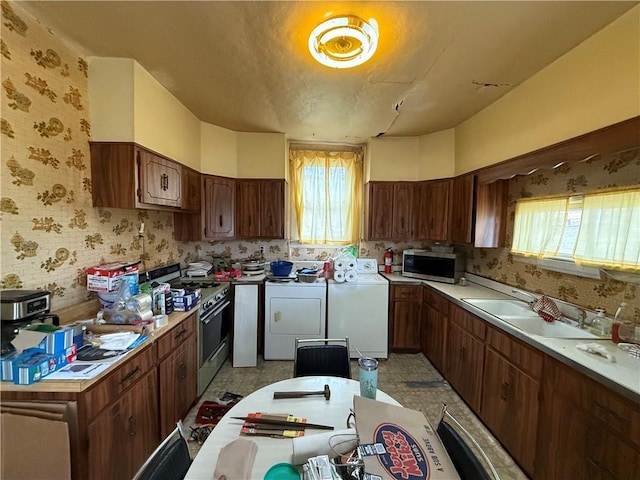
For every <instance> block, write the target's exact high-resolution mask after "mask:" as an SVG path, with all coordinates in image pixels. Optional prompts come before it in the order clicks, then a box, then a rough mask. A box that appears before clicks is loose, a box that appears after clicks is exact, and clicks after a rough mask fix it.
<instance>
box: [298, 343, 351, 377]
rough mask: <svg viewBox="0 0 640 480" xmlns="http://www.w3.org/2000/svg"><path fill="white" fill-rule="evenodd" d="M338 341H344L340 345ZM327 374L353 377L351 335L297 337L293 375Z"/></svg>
mask: <svg viewBox="0 0 640 480" xmlns="http://www.w3.org/2000/svg"><path fill="white" fill-rule="evenodd" d="M338 343H343V345H340V344H338ZM313 375H327V376H331V377H343V378H351V361H350V357H349V337H345V338H340V339H325V338H317V339H315V338H314V339H309V340H301V339H299V338H296V344H295V353H294V360H293V376H294V377H308V376H313Z"/></svg>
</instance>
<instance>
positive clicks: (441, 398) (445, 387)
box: [183, 353, 535, 480]
mask: <svg viewBox="0 0 640 480" xmlns="http://www.w3.org/2000/svg"><path fill="white" fill-rule="evenodd" d="M351 370H352V378H353V379H354V380H357V379H358V365H357V361H355V360H353V361H352V367H351ZM292 376H293V362H292V361H273V360H269V361H265V360H262V358H259V359H258V364H257V366H256V367H243V368H233V367H232V366H231V361H230V360H229V359H228V360H227V361H226V362H225V363H224V365H223V366H222V368H221V369H220V371H219V372H218V374H217V375H216V377H215V378H214V379H213V381H212V382H211V384H210V385H209V386H208V387H207V389H206V390H205V392H204V393H203V394H202V397H200V398H199V399H198V402H197V404H196V405H195V406H194V407H193V408H192V409H191V411H190V412H189V414H188V415H187V417H186V418H185V419H184V420H183V423H184V425H185V428H186V433H187V434H188V433H190V432H191V428H190V427H195V426H196V425H195V419H196V414H197V412H198V408H199V407H200V405H201V404H202V402H204V401H205V400H214V399H216V398H218V397H219V396H221V395H222V394H223V393H224V392H232V393H237V394H240V395H242V396H247V395H249V394H250V393H251V392H254V391H255V390H258V389H259V388H262V387H264V386H265V385H269V384H270V383H274V382H277V381H280V380H285V379H287V378H291V377H292ZM378 388H379V389H380V390H382V391H384V392H385V393H387V394H389V395H391V396H392V397H394V398H395V399H396V400H397V401H398V402H400V404H401V405H402V406H403V407H407V408H411V409H414V410H420V411H421V412H422V413H423V414H424V415H425V416H426V417H427V418H428V419H429V420H430V421H431V423H432V424H434V425H435V424H436V423H437V421H438V419H439V416H440V409H441V406H442V404H443V403H446V404H447V405H448V410H449V412H451V414H453V415H454V416H455V417H456V418H457V419H458V421H459V422H460V423H461V424H462V425H463V426H464V427H465V428H466V429H467V430H468V431H469V432H470V433H471V435H473V437H474V438H475V439H476V441H477V442H478V444H479V445H480V446H481V447H482V449H483V450H484V451H485V452H486V454H487V455H488V457H489V458H490V460H491V462H492V463H493V465H494V467H495V468H496V471H497V472H498V474H499V475H500V478H501V480H520V479H526V478H527V477H526V475H525V474H524V473H523V472H522V471H521V470H520V469H519V468H518V466H517V465H516V464H515V462H514V461H513V460H512V459H511V457H510V456H509V454H508V453H506V452H505V450H504V449H503V448H502V446H501V445H500V444H499V443H498V441H497V440H496V439H495V438H494V437H493V436H492V435H491V434H490V433H489V431H488V430H487V428H486V427H485V426H484V425H483V424H482V422H480V420H478V418H477V417H476V416H475V415H474V414H473V413H472V412H471V410H470V409H469V407H467V405H466V404H465V403H464V401H462V399H461V398H460V397H459V396H458V395H457V394H456V392H455V391H454V390H453V389H452V388H451V386H450V385H449V384H448V383H447V382H446V381H444V379H443V378H442V376H441V375H440V373H439V372H438V371H437V370H436V369H435V368H434V367H433V365H431V363H430V362H429V361H428V360H427V359H426V358H425V356H424V355H423V354H421V353H416V354H398V353H392V354H390V355H389V358H388V359H387V360H382V361H380V364H379V370H378ZM531 448H535V446H533V445H532V446H531ZM189 449H190V452H191V456H192V457H195V455H197V453H198V451H199V449H200V444H199V443H198V442H197V441H190V442H189Z"/></svg>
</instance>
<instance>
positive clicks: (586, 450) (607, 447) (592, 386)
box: [536, 357, 640, 480]
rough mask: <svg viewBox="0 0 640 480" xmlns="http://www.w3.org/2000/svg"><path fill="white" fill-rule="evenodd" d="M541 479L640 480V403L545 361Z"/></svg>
mask: <svg viewBox="0 0 640 480" xmlns="http://www.w3.org/2000/svg"><path fill="white" fill-rule="evenodd" d="M544 375H545V377H544V389H545V390H544V391H545V392H547V393H548V395H547V397H546V398H545V401H544V402H543V411H542V412H541V419H540V420H541V421H540V424H539V429H538V445H537V450H538V451H539V452H540V455H539V458H538V461H537V464H536V477H537V478H545V479H547V478H548V479H556V480H563V479H565V478H588V479H607V480H609V479H617V480H631V479H637V478H638V474H639V472H640V404H638V402H634V401H632V400H629V399H627V398H626V397H623V396H622V395H619V394H618V393H616V392H614V391H612V390H610V389H608V388H606V387H604V386H603V385H601V384H599V383H598V382H595V381H594V380H592V379H590V378H588V377H586V376H585V375H583V374H582V373H580V372H577V371H575V370H573V369H571V368H569V367H567V366H566V365H564V364H561V363H560V362H558V361H556V360H554V359H552V358H550V357H547V358H546V359H545V372H544Z"/></svg>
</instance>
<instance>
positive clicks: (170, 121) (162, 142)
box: [89, 57, 200, 169]
mask: <svg viewBox="0 0 640 480" xmlns="http://www.w3.org/2000/svg"><path fill="white" fill-rule="evenodd" d="M89 69H90V75H89V101H90V104H91V112H92V115H91V120H92V126H93V131H92V136H91V137H92V140H95V141H123V142H136V143H139V144H140V145H143V146H145V147H147V148H150V149H151V150H155V151H156V152H158V153H161V154H163V155H166V156H167V157H169V158H172V159H174V160H177V161H178V162H180V163H183V164H184V165H187V166H190V167H193V168H195V169H200V120H198V118H196V116H195V115H193V114H192V113H191V112H190V111H189V110H187V109H186V108H185V107H184V105H182V104H181V103H180V102H179V101H178V100H177V99H176V98H175V97H174V96H173V95H171V94H170V93H169V91H168V90H167V89H165V88H164V87H163V86H162V85H160V83H158V81H157V80H156V79H154V78H153V77H152V76H151V75H150V74H149V73H148V72H147V71H146V70H145V69H144V68H142V67H141V66H140V64H138V62H136V61H135V60H132V59H128V58H102V57H91V58H90V59H89ZM159 119H161V121H159Z"/></svg>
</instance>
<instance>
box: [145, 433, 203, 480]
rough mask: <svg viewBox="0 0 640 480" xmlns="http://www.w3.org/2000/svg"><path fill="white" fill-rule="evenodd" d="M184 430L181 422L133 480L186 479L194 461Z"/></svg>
mask: <svg viewBox="0 0 640 480" xmlns="http://www.w3.org/2000/svg"><path fill="white" fill-rule="evenodd" d="M182 430H183V426H182V422H181V421H180V422H178V425H177V426H176V428H175V430H173V431H172V432H171V433H170V434H169V435H168V436H167V438H165V439H164V440H163V441H162V443H160V445H158V448H156V449H155V450H154V452H153V453H152V454H151V456H150V457H149V458H148V459H147V461H146V462H144V464H143V465H142V467H140V470H138V473H136V475H135V476H134V477H133V480H182V479H183V478H184V477H185V475H186V474H187V471H188V470H189V467H190V466H191V462H192V460H191V455H190V454H189V447H188V446H187V440H186V439H185V437H184V434H183V431H182Z"/></svg>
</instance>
